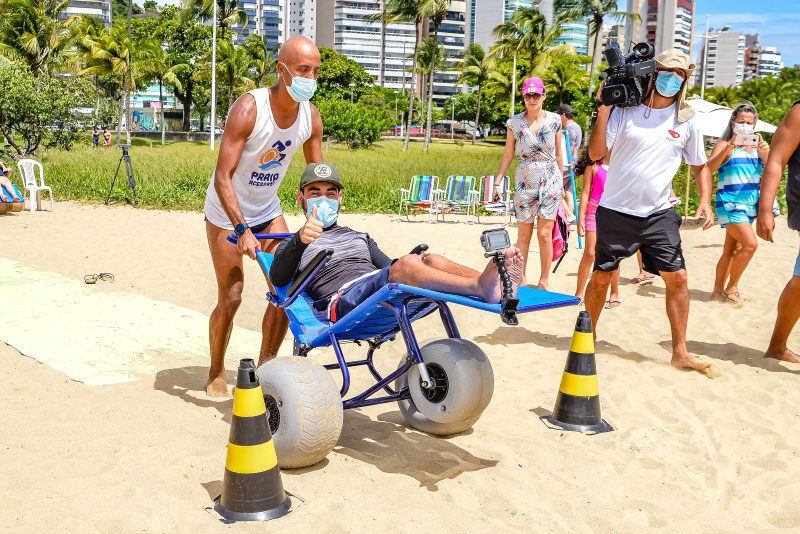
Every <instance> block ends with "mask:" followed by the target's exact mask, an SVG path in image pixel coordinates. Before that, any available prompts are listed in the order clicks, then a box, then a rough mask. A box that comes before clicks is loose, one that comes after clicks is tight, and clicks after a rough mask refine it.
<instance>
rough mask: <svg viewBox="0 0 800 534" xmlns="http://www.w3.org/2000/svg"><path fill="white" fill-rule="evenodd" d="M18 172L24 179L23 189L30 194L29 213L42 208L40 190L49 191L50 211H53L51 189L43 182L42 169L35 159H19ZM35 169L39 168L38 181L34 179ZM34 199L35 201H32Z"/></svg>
mask: <svg viewBox="0 0 800 534" xmlns="http://www.w3.org/2000/svg"><path fill="white" fill-rule="evenodd" d="M17 167H18V168H19V173H20V174H21V175H22V178H23V179H24V180H25V191H26V192H29V194H30V202H31V213H33V212H34V211H36V210H37V209H40V210H41V209H42V191H47V192H48V193H50V211H53V209H54V204H53V190H52V189H50V188H49V187H48V186H47V185H45V183H44V169H43V168H42V164H41V163H39V162H38V161H36V160H35V159H21V160H19V161H18V162H17ZM36 169H39V181H38V183H37V181H36ZM24 195H25V193H23V196H24ZM34 199H35V202H34Z"/></svg>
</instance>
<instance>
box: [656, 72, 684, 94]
mask: <svg viewBox="0 0 800 534" xmlns="http://www.w3.org/2000/svg"><path fill="white" fill-rule="evenodd" d="M682 85H683V78H681V77H680V76H679V75H677V74H675V73H674V72H659V73H658V77H657V78H656V91H658V94H660V95H661V96H665V97H667V98H670V97H673V96H675V95H677V94H678V91H680V90H681V86H682Z"/></svg>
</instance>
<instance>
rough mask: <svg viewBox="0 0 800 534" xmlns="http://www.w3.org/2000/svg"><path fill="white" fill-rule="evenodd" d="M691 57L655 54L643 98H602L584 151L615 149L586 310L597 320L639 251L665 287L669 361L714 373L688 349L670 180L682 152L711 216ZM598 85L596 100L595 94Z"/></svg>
mask: <svg viewBox="0 0 800 534" xmlns="http://www.w3.org/2000/svg"><path fill="white" fill-rule="evenodd" d="M694 67H695V66H694V65H693V64H691V60H690V59H689V56H688V55H686V54H684V53H683V52H681V51H679V50H677V49H674V48H672V49H669V50H665V51H664V52H662V53H661V54H659V55H658V56H657V57H656V69H657V72H656V74H655V75H654V76H653V77H652V78H651V80H650V81H649V84H648V89H647V93H646V94H645V97H644V99H643V101H642V103H641V104H639V105H638V106H635V107H625V108H614V109H613V112H612V108H611V107H609V106H604V105H600V106H599V107H598V111H597V122H596V123H595V125H594V129H593V131H592V136H591V139H590V143H589V157H590V158H591V159H592V160H595V161H597V160H599V159H601V158H602V157H603V156H605V154H606V152H607V151H608V150H611V149H612V148H613V153H612V155H611V161H610V163H609V167H608V177H607V179H606V184H605V188H604V190H603V196H602V198H601V199H600V205H599V207H598V208H597V215H596V217H597V245H596V247H595V264H594V273H593V274H592V278H591V280H590V281H589V287H588V288H587V289H586V309H587V310H588V311H589V313H590V314H591V316H592V322H593V323H594V326H595V332H596V326H597V321H598V320H599V318H600V313H601V312H602V310H603V306H604V303H605V298H606V292H607V290H608V285H609V282H610V281H611V275H612V272H613V271H615V270H616V269H617V268H618V267H619V263H620V261H622V260H623V259H624V258H627V257H630V256H632V255H634V254H636V251H637V250H638V251H641V253H642V261H643V263H644V270H645V271H647V272H651V273H658V274H659V275H660V276H661V278H662V279H663V280H664V283H665V285H666V286H667V291H666V293H667V295H666V296H667V298H666V307H667V316H668V317H669V322H670V326H671V330H672V362H671V363H672V365H673V366H675V367H678V368H681V369H694V370H696V371H700V372H702V373H705V374H706V375H707V376H710V377H713V373H714V371H713V369H712V368H711V365H710V364H708V363H704V362H702V361H700V360H698V359H697V357H696V356H694V355H692V354H690V353H689V351H688V350H687V348H686V327H687V324H688V320H689V288H688V276H687V274H686V262H685V261H684V258H683V251H682V249H681V235H680V225H681V217H680V215H678V213H677V212H676V211H675V210H674V209H673V208H672V202H671V199H670V192H671V190H672V179H673V177H674V176H675V173H676V172H677V171H678V168H679V166H680V162H681V159H684V160H686V163H687V164H688V165H689V166H690V167H691V168H692V171H693V172H694V175H695V178H696V180H697V190H698V192H699V193H700V206H699V208H698V211H697V212H698V216H700V217H703V218H705V224H704V228H709V227H711V226H712V225H713V223H714V214H713V212H712V211H711V173H710V172H709V169H708V164H707V158H706V154H705V149H704V146H703V135H702V133H701V132H700V129H699V127H698V126H697V124H695V122H694V121H693V120H692V117H693V115H694V112H693V111H692V109H691V107H689V106H688V105H687V104H686V102H684V97H685V94H686V88H687V86H688V81H689V79H690V78H691V75H692V72H693V71H694ZM601 91H602V87H601V90H600V91H598V93H597V96H596V97H595V99H596V100H599V98H600V95H601Z"/></svg>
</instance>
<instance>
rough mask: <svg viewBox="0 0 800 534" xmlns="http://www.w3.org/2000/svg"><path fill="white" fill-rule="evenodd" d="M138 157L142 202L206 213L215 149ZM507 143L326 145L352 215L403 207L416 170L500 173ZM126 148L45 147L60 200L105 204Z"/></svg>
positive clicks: (150, 149)
mask: <svg viewBox="0 0 800 534" xmlns="http://www.w3.org/2000/svg"><path fill="white" fill-rule="evenodd" d="M133 141H134V146H133V147H132V148H131V151H130V153H131V160H132V162H133V169H134V172H135V174H136V180H137V194H138V197H139V203H140V205H141V206H143V207H148V208H159V209H178V210H202V209H203V201H204V199H205V194H206V188H207V187H208V183H209V180H210V177H211V173H212V172H213V169H214V165H215V163H216V154H215V153H212V152H211V151H210V150H209V148H208V144H207V143H186V142H182V143H171V144H169V143H168V144H167V145H166V146H164V147H162V146H161V145H160V143H159V142H158V141H152V142H151V141H150V140H144V139H134V140H133ZM502 150H503V147H501V146H494V145H487V144H480V143H478V144H475V145H472V144H470V143H466V144H464V145H462V146H458V145H455V144H451V143H444V142H440V143H434V144H432V145H431V148H430V151H429V152H428V153H427V154H426V153H424V152H423V150H422V143H412V144H411V146H410V148H409V150H408V151H407V152H403V150H402V143H401V142H399V141H384V142H381V143H378V144H376V145H374V146H373V147H370V148H366V149H360V150H353V151H351V150H348V149H347V148H345V147H342V146H338V145H331V146H330V147H327V148H326V147H323V152H324V155H325V160H326V161H328V162H331V163H335V164H336V165H337V166H338V167H339V170H340V172H341V173H342V178H343V182H344V184H345V205H346V209H347V211H349V212H360V213H391V212H393V211H396V210H397V203H398V199H399V190H400V188H401V187H408V184H409V180H410V178H411V176H412V175H414V174H435V175H437V176H439V177H440V179H441V183H440V186H441V187H442V188H443V187H444V185H445V181H446V180H447V176H449V175H451V174H467V175H474V176H476V177H480V176H482V175H484V174H494V173H496V172H497V166H498V165H499V163H500V157H501V155H502ZM119 156H120V150H119V149H117V148H115V147H112V148H109V149H103V148H98V149H94V148H91V147H90V146H87V144H82V145H79V146H76V147H75V148H73V149H72V150H71V151H68V152H65V151H48V152H45V153H44V154H43V155H42V157H41V161H42V163H43V164H44V169H45V179H46V181H47V183H48V185H51V186H52V187H53V190H54V191H55V193H56V197H57V198H59V199H70V200H81V201H90V202H98V201H102V200H104V199H105V195H106V194H107V193H108V187H109V185H110V183H111V179H112V178H113V176H114V171H115V170H116V167H117V162H118V161H119ZM304 167H305V160H304V159H303V155H302V154H301V153H298V154H297V155H296V157H295V158H294V161H293V162H292V165H291V166H290V167H289V174H288V175H287V177H286V179H285V180H284V182H283V184H282V185H281V188H280V191H279V194H280V197H281V202H282V203H283V206H284V208H285V209H286V210H289V211H290V210H293V209H296V201H295V192H296V191H297V186H298V184H299V180H300V173H301V171H302V169H303V168H304ZM120 174H121V177H122V181H121V182H120V181H119V180H118V181H117V185H116V186H115V188H114V194H113V196H112V199H114V200H117V201H120V200H122V199H123V198H124V197H125V196H129V195H130V192H129V189H128V184H127V180H126V179H125V178H124V176H122V175H123V174H124V168H123V170H122V171H121V173H120Z"/></svg>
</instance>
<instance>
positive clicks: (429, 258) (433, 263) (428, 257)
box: [422, 254, 481, 278]
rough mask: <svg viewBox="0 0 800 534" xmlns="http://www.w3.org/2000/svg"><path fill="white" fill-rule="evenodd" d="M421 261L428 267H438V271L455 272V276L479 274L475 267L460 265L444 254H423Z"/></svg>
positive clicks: (475, 275)
mask: <svg viewBox="0 0 800 534" xmlns="http://www.w3.org/2000/svg"><path fill="white" fill-rule="evenodd" d="M422 261H423V262H425V265H427V266H428V267H433V268H434V269H438V270H439V271H444V272H446V273H450V274H455V275H457V276H466V277H473V278H474V277H478V276H480V274H481V273H479V272H478V271H476V270H475V269H470V268H469V267H467V266H465V265H461V264H460V263H456V262H454V261H450V260H448V259H447V258H445V257H444V256H440V255H438V254H425V256H424V257H423V258H422Z"/></svg>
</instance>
